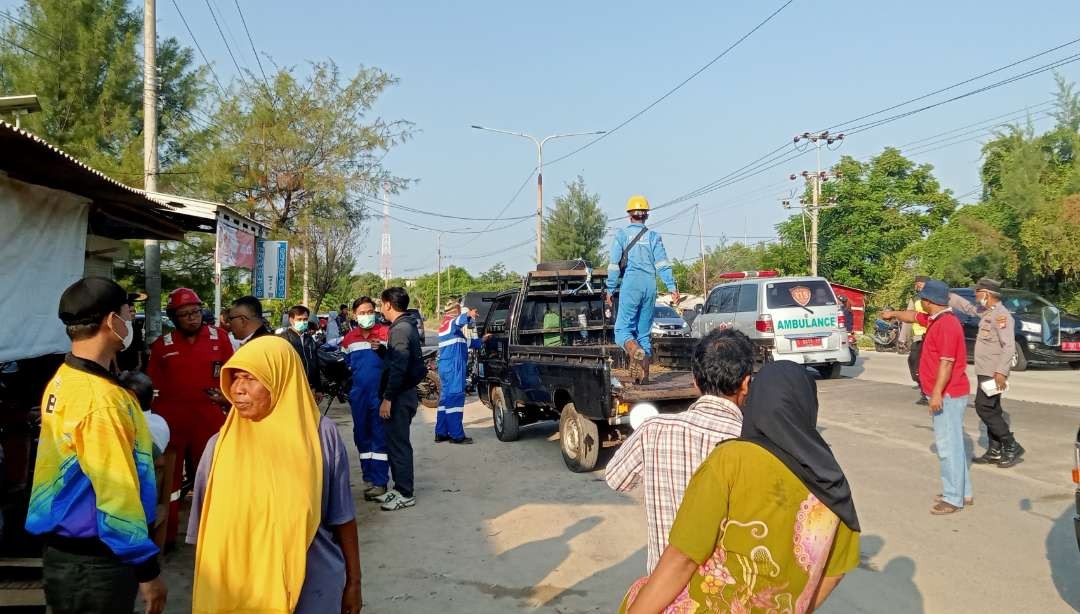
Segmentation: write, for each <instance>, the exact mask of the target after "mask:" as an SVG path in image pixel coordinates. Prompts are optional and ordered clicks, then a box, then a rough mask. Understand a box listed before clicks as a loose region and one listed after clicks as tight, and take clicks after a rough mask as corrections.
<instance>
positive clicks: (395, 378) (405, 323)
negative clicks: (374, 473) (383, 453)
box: [376, 288, 427, 512]
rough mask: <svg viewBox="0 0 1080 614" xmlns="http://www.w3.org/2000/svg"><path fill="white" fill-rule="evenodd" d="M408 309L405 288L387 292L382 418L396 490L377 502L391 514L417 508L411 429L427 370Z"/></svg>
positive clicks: (387, 493)
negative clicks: (387, 337)
mask: <svg viewBox="0 0 1080 614" xmlns="http://www.w3.org/2000/svg"><path fill="white" fill-rule="evenodd" d="M408 308H409V293H408V292H406V291H405V288H387V289H386V290H383V293H382V313H383V316H384V317H385V318H386V319H387V321H389V322H390V331H389V333H388V335H389V341H388V342H387V344H386V356H385V357H384V358H383V375H382V383H381V386H380V395H379V396H380V397H381V398H382V403H381V405H380V406H379V416H381V417H382V419H383V427H384V430H385V432H386V443H387V448H388V450H389V453H390V473H391V474H392V475H393V477H394V488H393V489H391V490H388V491H387V492H386V494H384V495H382V496H380V497H377V498H376V500H377V501H379V502H381V503H382V509H383V510H385V511H388V512H393V511H397V510H403V509H405V508H408V507H412V506H414V505H416V497H414V496H413V451H412V443H411V442H410V441H409V425H410V424H412V419H413V417H414V416H416V407H417V405H418V404H419V399H417V396H416V385H417V384H419V383H420V380H422V379H423V378H424V375H425V374H426V373H427V367H426V366H424V359H423V356H422V355H421V353H420V334H419V333H418V332H417V330H416V322H414V321H413V319H412V318H410V317H409V316H408V315H407V314H406V313H405V312H406V310H408Z"/></svg>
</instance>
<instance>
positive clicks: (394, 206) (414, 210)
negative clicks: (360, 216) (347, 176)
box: [360, 196, 536, 222]
mask: <svg viewBox="0 0 1080 614" xmlns="http://www.w3.org/2000/svg"><path fill="white" fill-rule="evenodd" d="M360 199H361V200H365V201H368V202H371V203H377V204H380V205H386V206H388V207H390V208H392V209H401V210H402V211H408V212H409V213H416V214H418V215H429V216H432V217H441V218H446V219H451V220H464V221H468V222H496V221H507V222H510V221H518V220H528V219H533V218H534V217H536V216H535V215H519V216H517V217H507V218H494V217H462V216H458V215H449V214H446V213H437V212H435V211H425V210H423V209H417V208H415V207H408V206H406V205H402V204H399V203H395V202H393V201H390V200H386V199H384V198H377V197H374V196H361V197H360Z"/></svg>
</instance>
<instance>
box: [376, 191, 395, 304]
mask: <svg viewBox="0 0 1080 614" xmlns="http://www.w3.org/2000/svg"><path fill="white" fill-rule="evenodd" d="M386 192H387V191H386V188H385V187H383V191H382V195H383V210H382V212H383V213H382V214H383V220H382V244H381V246H380V248H379V274H381V275H382V278H383V288H387V287H389V286H390V278H391V277H393V276H394V272H393V269H392V266H391V262H392V261H391V259H390V202H389V201H388V200H386V197H387V193H386Z"/></svg>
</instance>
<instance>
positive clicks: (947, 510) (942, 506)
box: [930, 501, 964, 516]
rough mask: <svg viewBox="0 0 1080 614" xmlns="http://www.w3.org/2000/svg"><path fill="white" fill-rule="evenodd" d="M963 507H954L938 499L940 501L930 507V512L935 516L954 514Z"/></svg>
mask: <svg viewBox="0 0 1080 614" xmlns="http://www.w3.org/2000/svg"><path fill="white" fill-rule="evenodd" d="M963 509H964V508H962V507H956V506H955V505H953V504H952V503H948V502H946V501H940V502H938V504H937V505H935V506H934V507H932V508H930V513H931V514H933V515H935V516H944V515H946V514H955V513H956V512H959V511H961V510H963Z"/></svg>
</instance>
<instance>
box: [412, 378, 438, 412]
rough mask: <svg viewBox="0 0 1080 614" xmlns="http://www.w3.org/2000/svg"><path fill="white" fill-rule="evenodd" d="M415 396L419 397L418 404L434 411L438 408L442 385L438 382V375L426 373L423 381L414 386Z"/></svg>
mask: <svg viewBox="0 0 1080 614" xmlns="http://www.w3.org/2000/svg"><path fill="white" fill-rule="evenodd" d="M416 395H417V396H418V397H420V403H421V404H422V405H423V406H424V407H426V408H428V409H435V408H437V407H438V406H439V397H440V396H442V384H441V383H440V382H439V374H438V373H436V372H435V371H428V372H427V375H425V376H424V379H422V380H420V383H419V384H417V385H416Z"/></svg>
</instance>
